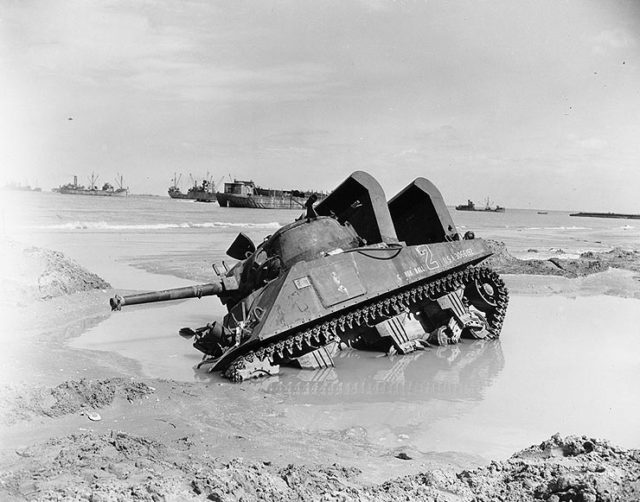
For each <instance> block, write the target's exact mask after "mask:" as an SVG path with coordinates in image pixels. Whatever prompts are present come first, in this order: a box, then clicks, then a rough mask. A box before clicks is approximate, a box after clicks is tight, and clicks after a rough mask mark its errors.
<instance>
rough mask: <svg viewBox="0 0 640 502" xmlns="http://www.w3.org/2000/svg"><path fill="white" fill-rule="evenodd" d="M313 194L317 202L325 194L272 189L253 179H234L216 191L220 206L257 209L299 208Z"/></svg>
mask: <svg viewBox="0 0 640 502" xmlns="http://www.w3.org/2000/svg"><path fill="white" fill-rule="evenodd" d="M313 194H315V195H316V197H317V198H318V199H317V200H318V202H320V201H321V200H323V199H324V198H326V194H323V193H319V192H313V191H304V190H274V189H271V188H261V187H259V186H257V185H256V184H255V183H254V182H253V181H251V180H249V181H242V180H236V179H234V180H233V182H229V183H225V184H224V192H218V193H216V197H217V199H218V203H219V204H220V206H221V207H253V208H258V209H301V208H303V207H304V204H305V202H306V201H307V199H308V198H309V197H310V196H311V195H313Z"/></svg>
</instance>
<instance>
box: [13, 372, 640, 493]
mask: <svg viewBox="0 0 640 502" xmlns="http://www.w3.org/2000/svg"><path fill="white" fill-rule="evenodd" d="M103 385H107V383H106V382H105V383H103ZM138 385H144V384H141V383H140V382H139V383H138ZM149 388H150V387H148V386H147V387H146V389H149ZM180 390H184V389H180ZM147 397H148V396H147ZM165 397H166V396H165ZM173 399H174V400H180V392H175V393H174V394H173ZM150 402H153V400H150ZM86 404H87V405H89V404H90V403H89V402H88V401H87V403H86ZM174 405H175V403H174ZM93 406H98V407H100V406H99V405H98V403H97V402H94V403H93ZM130 406H132V405H130ZM45 414H46V413H45ZM107 414H108V411H105V415H107ZM176 421H177V420H176ZM173 428H174V429H175V428H180V425H179V424H178V425H173ZM221 439H222V438H221V437H220V438H217V441H218V443H217V444H216V440H214V441H213V442H211V441H206V442H204V443H207V444H203V441H201V440H199V439H198V433H197V432H195V431H190V432H185V431H184V430H180V431H179V432H178V433H173V434H171V435H170V437H167V436H166V435H163V434H153V435H151V434H139V433H132V432H127V431H122V430H117V429H110V430H103V431H98V430H86V429H85V431H83V432H77V433H73V434H69V435H66V436H62V437H54V438H52V439H48V440H46V441H44V442H42V443H39V444H35V445H30V446H28V447H25V448H19V449H16V450H15V454H14V455H13V456H12V458H11V459H10V462H7V461H5V462H3V464H4V465H3V466H2V467H3V469H2V472H3V473H2V474H0V497H1V498H2V499H3V500H90V501H111V500H145V501H147V500H148V501H155V502H157V501H164V500H214V501H239V500H243V501H259V500H269V501H271V500H282V501H285V500H287V501H288V500H327V501H329V500H340V501H352V500H353V501H374V500H375V501H378V500H381V501H395V500H425V501H436V500H439V501H459V502H462V501H465V502H471V501H490V500H502V501H507V502H509V501H513V502H515V501H522V500H546V501H551V502H559V501H568V500H572V501H576V502H591V501H617V500H619V501H632V500H639V499H640V451H638V450H624V449H620V448H617V447H615V446H612V445H610V444H609V443H608V442H606V441H602V440H598V439H594V438H589V437H586V436H581V437H578V436H570V437H566V438H561V437H560V436H558V435H556V436H553V437H552V438H550V439H549V440H546V441H544V442H542V443H541V444H539V445H537V446H532V447H530V448H527V449H525V450H523V451H520V452H518V453H516V454H515V455H513V456H512V457H511V458H510V459H508V460H506V461H501V462H495V461H494V462H491V463H490V464H489V465H487V466H485V467H480V468H476V469H467V470H458V471H456V470H455V469H452V468H450V467H449V468H447V467H446V466H445V467H442V468H435V469H430V470H423V471H420V472H417V473H415V474H411V475H407V476H401V477H396V478H394V479H390V480H388V481H386V482H383V483H375V482H374V483H371V482H369V481H367V480H366V479H363V470H364V469H366V466H365V465H361V467H356V466H353V465H351V466H344V465H340V464H338V463H313V462H305V463H300V462H297V463H288V462H282V461H273V460H271V459H267V458H266V457H265V459H264V460H261V461H256V460H255V459H244V458H239V457H236V458H228V454H227V455H225V453H226V452H225V446H226V447H228V446H229V445H228V444H226V445H225V444H224V443H223V442H222V443H221V442H220V441H221ZM211 443H213V444H211ZM216 446H217V447H216ZM309 447H310V448H313V445H309ZM225 456H226V457H227V458H224V457H225ZM310 457H311V455H310ZM398 459H400V460H398ZM392 460H393V461H395V462H396V463H402V461H410V460H411V457H410V456H409V455H407V454H402V455H397V456H396V459H390V460H389V461H388V462H389V463H390V464H392V463H393V462H392Z"/></svg>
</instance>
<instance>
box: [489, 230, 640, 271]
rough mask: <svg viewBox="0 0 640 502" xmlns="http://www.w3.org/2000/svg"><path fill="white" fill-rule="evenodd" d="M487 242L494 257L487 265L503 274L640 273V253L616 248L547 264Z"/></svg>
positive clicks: (547, 260) (496, 242) (554, 259)
mask: <svg viewBox="0 0 640 502" xmlns="http://www.w3.org/2000/svg"><path fill="white" fill-rule="evenodd" d="M487 242H488V243H489V247H490V248H491V250H492V251H493V253H494V254H493V256H491V257H490V258H489V259H487V260H486V261H485V262H483V264H486V265H487V266H488V267H491V268H492V269H494V270H495V271H496V272H498V273H502V274H530V275H559V276H563V277H569V278H573V277H582V276H585V275H591V274H596V273H598V272H604V271H606V270H607V269H609V267H613V268H622V269H626V270H634V271H640V253H638V252H637V251H626V250H623V249H621V248H615V249H613V250H611V251H607V252H601V253H599V252H598V253H596V252H592V251H589V252H587V253H582V254H581V255H580V256H579V257H578V258H577V259H567V258H557V257H552V258H548V259H546V260H537V259H533V260H521V259H519V258H516V257H515V256H513V255H512V254H511V253H509V251H508V250H507V247H506V246H505V244H504V243H503V242H498V241H494V240H489V239H488V240H487ZM530 251H531V252H533V251H535V250H530Z"/></svg>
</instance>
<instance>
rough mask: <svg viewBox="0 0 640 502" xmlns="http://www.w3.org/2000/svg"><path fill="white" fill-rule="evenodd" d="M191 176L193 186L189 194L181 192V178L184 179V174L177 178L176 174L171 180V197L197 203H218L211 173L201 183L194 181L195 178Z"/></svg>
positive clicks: (169, 190) (168, 191) (169, 191)
mask: <svg viewBox="0 0 640 502" xmlns="http://www.w3.org/2000/svg"><path fill="white" fill-rule="evenodd" d="M189 176H190V177H191V181H192V183H193V186H191V187H189V189H188V190H187V193H184V192H183V191H182V190H180V178H182V174H181V175H180V176H177V175H176V174H175V173H174V175H173V179H172V180H171V186H170V187H169V189H168V190H167V193H168V194H169V197H171V198H172V199H187V200H195V201H196V202H215V201H216V190H215V183H214V182H213V179H211V177H210V176H209V173H207V178H204V179H203V180H202V182H201V183H199V182H198V181H197V180H196V179H194V178H193V176H191V175H189Z"/></svg>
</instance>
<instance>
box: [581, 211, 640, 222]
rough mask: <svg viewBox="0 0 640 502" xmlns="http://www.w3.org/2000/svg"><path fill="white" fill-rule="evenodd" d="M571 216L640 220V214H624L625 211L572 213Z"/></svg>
mask: <svg viewBox="0 0 640 502" xmlns="http://www.w3.org/2000/svg"><path fill="white" fill-rule="evenodd" d="M569 216H582V217H585V218H623V219H627V220H640V214H624V213H585V212H579V213H571V214H570V215H569Z"/></svg>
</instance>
